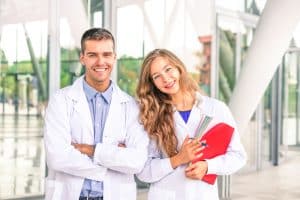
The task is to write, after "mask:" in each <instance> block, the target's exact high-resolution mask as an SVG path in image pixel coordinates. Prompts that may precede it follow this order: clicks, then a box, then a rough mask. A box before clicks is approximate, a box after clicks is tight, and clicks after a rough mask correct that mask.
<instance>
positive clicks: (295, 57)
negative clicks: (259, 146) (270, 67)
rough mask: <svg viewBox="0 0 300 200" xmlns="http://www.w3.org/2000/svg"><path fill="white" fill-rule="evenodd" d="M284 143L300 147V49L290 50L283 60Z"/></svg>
mask: <svg viewBox="0 0 300 200" xmlns="http://www.w3.org/2000/svg"><path fill="white" fill-rule="evenodd" d="M283 66H284V68H283V79H282V82H283V91H282V97H283V107H282V110H283V111H282V120H283V121H282V123H283V125H282V126H283V127H282V131H283V136H282V142H283V143H284V144H286V145H288V146H289V147H290V148H293V147H296V148H297V147H298V148H299V147H300V103H299V102H300V48H294V49H290V50H289V51H288V52H287V53H286V54H285V56H284V59H283Z"/></svg>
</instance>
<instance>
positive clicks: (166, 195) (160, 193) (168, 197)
mask: <svg viewBox="0 0 300 200" xmlns="http://www.w3.org/2000/svg"><path fill="white" fill-rule="evenodd" d="M175 199H176V195H175V191H172V190H165V189H162V188H156V187H151V188H150V191H149V193H148V200H175Z"/></svg>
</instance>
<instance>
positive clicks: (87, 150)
mask: <svg viewBox="0 0 300 200" xmlns="http://www.w3.org/2000/svg"><path fill="white" fill-rule="evenodd" d="M72 145H73V146H74V147H75V149H77V150H78V151H80V152H81V153H83V154H86V155H88V156H89V157H93V156H94V152H95V146H94V145H89V144H75V143H72Z"/></svg>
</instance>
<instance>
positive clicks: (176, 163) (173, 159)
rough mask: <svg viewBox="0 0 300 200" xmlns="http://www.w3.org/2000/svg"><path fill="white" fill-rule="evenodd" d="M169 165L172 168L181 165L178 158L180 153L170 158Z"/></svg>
mask: <svg viewBox="0 0 300 200" xmlns="http://www.w3.org/2000/svg"><path fill="white" fill-rule="evenodd" d="M170 162H171V166H172V168H173V169H175V168H177V167H178V166H180V165H182V164H183V163H182V159H181V158H180V154H176V155H175V156H172V157H171V158H170Z"/></svg>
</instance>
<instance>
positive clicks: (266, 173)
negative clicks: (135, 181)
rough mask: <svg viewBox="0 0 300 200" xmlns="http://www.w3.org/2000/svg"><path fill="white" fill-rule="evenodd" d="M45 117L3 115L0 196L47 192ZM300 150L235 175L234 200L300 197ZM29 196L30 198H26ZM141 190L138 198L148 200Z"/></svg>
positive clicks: (0, 119)
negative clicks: (279, 161)
mask: <svg viewBox="0 0 300 200" xmlns="http://www.w3.org/2000/svg"><path fill="white" fill-rule="evenodd" d="M42 124H43V122H42V120H41V119H40V118H37V117H34V116H33V117H26V116H23V117H22V116H19V117H18V118H15V117H13V116H5V117H3V116H1V115H0V199H11V198H17V199H22V200H24V199H36V200H37V199H39V200H40V199H42V198H41V197H40V198H36V197H35V198H30V197H29V196H31V195H33V196H36V195H37V196H38V195H42V194H43V193H44V176H45V153H44V148H43V141H42V140H43V137H42V136H43V135H42ZM299 169H300V150H298V151H289V152H288V156H287V158H286V160H285V161H284V162H283V163H282V164H280V165H279V166H277V167H271V166H270V167H267V168H265V169H264V170H262V171H260V172H251V173H249V172H248V173H243V174H239V175H234V176H233V178H232V187H231V194H232V198H231V199H232V200H282V199H284V200H297V199H299V200H300V184H299V179H300V170H299ZM26 196H27V198H25V197H26ZM146 196H147V190H139V194H138V200H146Z"/></svg>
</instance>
